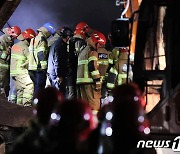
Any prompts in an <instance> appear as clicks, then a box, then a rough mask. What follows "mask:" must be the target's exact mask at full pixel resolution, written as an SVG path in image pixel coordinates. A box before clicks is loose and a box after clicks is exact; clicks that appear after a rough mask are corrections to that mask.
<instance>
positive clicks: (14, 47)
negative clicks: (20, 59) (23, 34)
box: [12, 45, 21, 52]
mask: <svg viewBox="0 0 180 154" xmlns="http://www.w3.org/2000/svg"><path fill="white" fill-rule="evenodd" d="M12 50H13V51H15V52H20V51H21V48H20V47H19V46H17V45H13V46H12Z"/></svg>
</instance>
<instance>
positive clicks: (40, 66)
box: [28, 32, 49, 71]
mask: <svg viewBox="0 0 180 154" xmlns="http://www.w3.org/2000/svg"><path fill="white" fill-rule="evenodd" d="M29 52H30V53H29V67H28V69H29V70H34V71H36V70H44V69H47V59H48V52H49V48H48V45H47V40H46V38H45V36H44V35H43V33H42V32H39V33H38V35H37V36H36V37H35V38H33V39H31V42H30V46H29Z"/></svg>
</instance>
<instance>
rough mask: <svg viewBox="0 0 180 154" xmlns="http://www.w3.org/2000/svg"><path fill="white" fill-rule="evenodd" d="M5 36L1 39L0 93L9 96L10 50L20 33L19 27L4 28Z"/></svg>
mask: <svg viewBox="0 0 180 154" xmlns="http://www.w3.org/2000/svg"><path fill="white" fill-rule="evenodd" d="M3 32H4V34H3V35H2V36H1V37H0V93H2V92H3V91H4V92H5V94H6V96H8V95H9V80H10V76H9V65H10V49H11V47H12V45H13V43H14V39H16V38H17V37H18V36H19V35H20V33H21V29H20V28H19V27H18V26H14V27H11V28H4V29H3Z"/></svg>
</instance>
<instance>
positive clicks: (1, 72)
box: [0, 67, 10, 97]
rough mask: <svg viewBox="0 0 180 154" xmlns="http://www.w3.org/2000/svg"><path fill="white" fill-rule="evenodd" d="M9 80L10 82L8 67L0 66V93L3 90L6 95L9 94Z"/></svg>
mask: <svg viewBox="0 0 180 154" xmlns="http://www.w3.org/2000/svg"><path fill="white" fill-rule="evenodd" d="M9 82H10V75H9V69H8V68H1V67H0V93H1V92H3V91H4V92H5V94H6V97H8V95H9V89H10V86H9ZM1 89H3V91H1Z"/></svg>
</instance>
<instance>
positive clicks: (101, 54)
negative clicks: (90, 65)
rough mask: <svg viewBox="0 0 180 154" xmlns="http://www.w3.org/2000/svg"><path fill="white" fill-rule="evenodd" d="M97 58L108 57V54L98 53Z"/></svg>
mask: <svg viewBox="0 0 180 154" xmlns="http://www.w3.org/2000/svg"><path fill="white" fill-rule="evenodd" d="M98 59H108V54H106V53H98Z"/></svg>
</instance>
